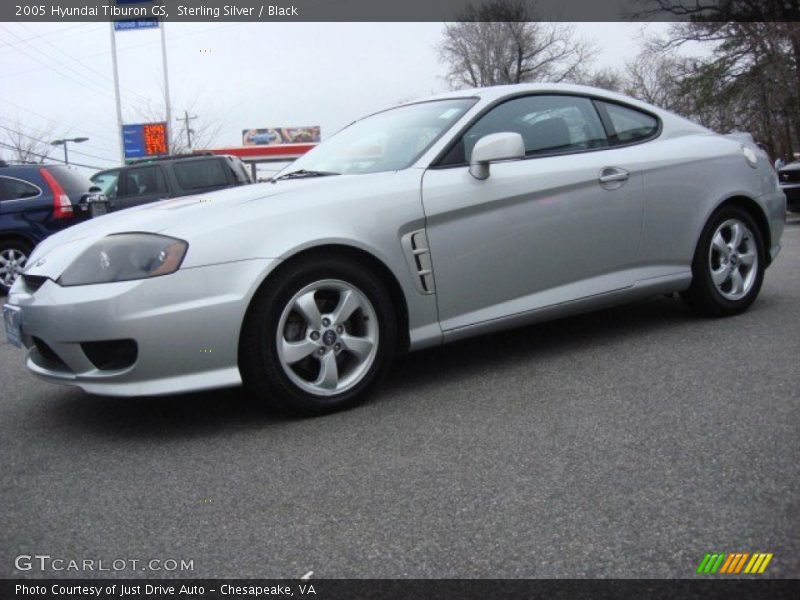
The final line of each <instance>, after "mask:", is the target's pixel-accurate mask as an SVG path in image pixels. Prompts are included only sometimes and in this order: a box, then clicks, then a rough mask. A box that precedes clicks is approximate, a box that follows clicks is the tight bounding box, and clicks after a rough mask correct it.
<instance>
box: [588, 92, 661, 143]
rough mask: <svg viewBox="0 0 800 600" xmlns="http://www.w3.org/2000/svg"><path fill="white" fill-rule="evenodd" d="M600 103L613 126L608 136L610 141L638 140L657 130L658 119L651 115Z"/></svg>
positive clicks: (624, 107) (650, 135) (648, 136)
mask: <svg viewBox="0 0 800 600" xmlns="http://www.w3.org/2000/svg"><path fill="white" fill-rule="evenodd" d="M600 104H601V105H602V106H603V108H605V110H606V113H607V114H608V118H609V119H610V120H611V125H612V126H613V127H614V135H612V136H610V137H611V141H612V143H617V144H630V143H632V142H640V141H643V140H646V139H648V138H650V137H652V136H654V135H655V133H656V131H658V119H656V118H655V117H653V116H652V115H648V114H647V113H643V112H641V111H638V110H635V109H633V108H628V107H626V106H620V105H619V104H612V103H610V102H600Z"/></svg>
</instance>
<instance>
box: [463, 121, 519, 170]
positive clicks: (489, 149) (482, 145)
mask: <svg viewBox="0 0 800 600" xmlns="http://www.w3.org/2000/svg"><path fill="white" fill-rule="evenodd" d="M515 158H525V143H524V142H523V141H522V136H521V135H520V134H518V133H512V132H510V131H504V132H501V133H490V134H489V135H485V136H483V137H482V138H481V139H479V140H478V141H477V143H476V144H475V147H474V148H473V149H472V156H471V157H470V159H469V174H470V175H472V176H473V177H474V178H475V179H488V177H489V163H491V162H495V161H498V160H512V159H515Z"/></svg>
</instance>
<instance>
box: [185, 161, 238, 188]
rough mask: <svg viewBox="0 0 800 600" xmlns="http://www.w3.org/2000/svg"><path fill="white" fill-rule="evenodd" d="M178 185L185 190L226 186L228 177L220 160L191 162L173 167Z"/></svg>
mask: <svg viewBox="0 0 800 600" xmlns="http://www.w3.org/2000/svg"><path fill="white" fill-rule="evenodd" d="M173 169H174V170H175V177H176V178H177V180H178V184H179V185H180V186H181V187H182V188H183V189H185V190H197V189H202V188H210V187H220V186H226V185H228V177H227V176H226V174H225V168H224V167H223V165H222V161H220V160H192V161H185V162H176V163H175V164H174V165H173Z"/></svg>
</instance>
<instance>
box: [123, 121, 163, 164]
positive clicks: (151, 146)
mask: <svg viewBox="0 0 800 600" xmlns="http://www.w3.org/2000/svg"><path fill="white" fill-rule="evenodd" d="M122 139H123V141H124V146H125V160H129V159H131V158H147V157H149V156H153V157H155V156H164V155H166V154H169V144H168V143H167V124H166V122H163V121H162V122H159V123H137V124H135V125H123V126H122Z"/></svg>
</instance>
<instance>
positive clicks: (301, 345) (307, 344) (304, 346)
mask: <svg viewBox="0 0 800 600" xmlns="http://www.w3.org/2000/svg"><path fill="white" fill-rule="evenodd" d="M317 348H319V345H318V344H315V343H314V342H312V341H311V340H301V341H299V342H289V341H287V340H283V343H282V344H281V352H282V353H283V359H284V360H285V361H286V362H287V363H288V364H290V365H293V364H294V363H296V362H300V361H301V360H303V359H304V358H305V357H306V356H309V355H310V354H313V353H314V351H315V350H316V349H317Z"/></svg>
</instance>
